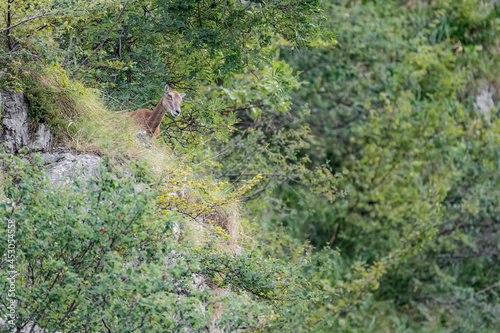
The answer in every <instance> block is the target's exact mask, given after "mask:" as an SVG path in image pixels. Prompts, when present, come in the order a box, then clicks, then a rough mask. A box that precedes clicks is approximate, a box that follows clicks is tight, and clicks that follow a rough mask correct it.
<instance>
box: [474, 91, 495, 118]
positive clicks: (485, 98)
mask: <svg viewBox="0 0 500 333" xmlns="http://www.w3.org/2000/svg"><path fill="white" fill-rule="evenodd" d="M494 92H495V88H493V87H491V86H484V87H483V88H482V89H481V93H480V94H479V95H477V96H476V100H475V103H474V105H475V106H476V109H477V110H478V112H479V113H481V114H484V115H488V114H490V112H491V110H492V109H493V108H494V107H495V103H494V102H493V93H494Z"/></svg>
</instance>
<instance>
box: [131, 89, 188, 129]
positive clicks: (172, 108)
mask: <svg viewBox="0 0 500 333" xmlns="http://www.w3.org/2000/svg"><path fill="white" fill-rule="evenodd" d="M184 95H185V94H179V93H178V92H177V91H175V90H168V86H166V87H165V92H164V95H163V96H162V98H161V99H160V101H159V102H158V104H157V105H156V107H155V108H154V110H152V111H151V110H148V109H139V110H136V111H133V112H128V113H127V114H128V115H129V116H131V117H134V120H135V122H136V123H137V125H139V126H140V127H141V128H142V129H144V130H146V132H147V133H148V134H149V135H153V136H158V135H159V134H160V124H161V122H162V120H163V118H164V117H165V114H166V113H167V112H170V114H172V116H174V117H177V116H179V114H180V112H181V108H180V104H181V102H182V98H183V97H184ZM169 96H170V97H169Z"/></svg>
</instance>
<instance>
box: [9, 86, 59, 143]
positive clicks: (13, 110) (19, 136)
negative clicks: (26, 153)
mask: <svg viewBox="0 0 500 333" xmlns="http://www.w3.org/2000/svg"><path fill="white" fill-rule="evenodd" d="M0 95H1V99H0V145H1V146H2V148H0V149H1V150H3V151H4V152H7V153H17V152H19V150H20V149H21V148H23V147H28V148H30V149H31V150H33V151H41V152H46V151H49V150H50V149H52V145H53V143H54V135H53V134H52V133H51V132H50V130H49V129H48V128H47V127H46V126H45V125H43V124H33V123H31V122H30V120H29V118H28V102H27V101H26V99H25V97H24V95H23V94H21V93H15V92H12V91H10V90H5V89H0ZM1 150H0V151H1Z"/></svg>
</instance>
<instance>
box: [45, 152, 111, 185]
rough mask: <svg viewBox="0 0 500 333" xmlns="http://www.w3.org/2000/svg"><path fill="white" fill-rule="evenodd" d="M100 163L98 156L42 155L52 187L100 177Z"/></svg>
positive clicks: (67, 153)
mask: <svg viewBox="0 0 500 333" xmlns="http://www.w3.org/2000/svg"><path fill="white" fill-rule="evenodd" d="M100 161H101V159H100V158H99V157H98V156H94V155H73V154H72V153H71V152H68V151H63V152H57V153H54V154H49V153H45V154H42V162H43V164H45V165H46V167H45V170H46V171H47V173H48V174H49V183H50V185H51V186H57V185H66V184H69V183H71V182H73V181H75V180H78V181H84V182H88V181H89V180H90V178H95V177H99V176H100V175H99V172H98V170H97V169H98V167H99V163H100Z"/></svg>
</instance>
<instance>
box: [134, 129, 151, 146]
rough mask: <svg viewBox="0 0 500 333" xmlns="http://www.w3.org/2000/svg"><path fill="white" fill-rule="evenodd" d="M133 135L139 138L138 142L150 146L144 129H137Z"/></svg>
mask: <svg viewBox="0 0 500 333" xmlns="http://www.w3.org/2000/svg"><path fill="white" fill-rule="evenodd" d="M134 136H135V137H136V138H137V139H138V140H139V143H140V144H141V145H143V146H144V147H145V148H151V144H150V143H149V141H148V135H147V133H146V131H139V132H137V133H135V135H134Z"/></svg>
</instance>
